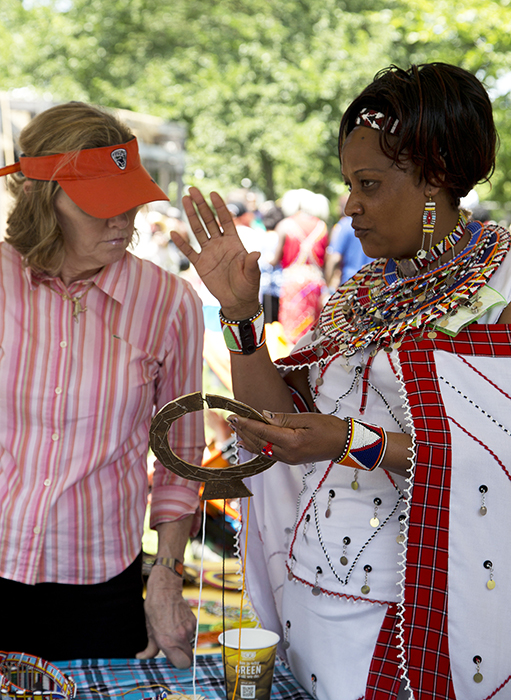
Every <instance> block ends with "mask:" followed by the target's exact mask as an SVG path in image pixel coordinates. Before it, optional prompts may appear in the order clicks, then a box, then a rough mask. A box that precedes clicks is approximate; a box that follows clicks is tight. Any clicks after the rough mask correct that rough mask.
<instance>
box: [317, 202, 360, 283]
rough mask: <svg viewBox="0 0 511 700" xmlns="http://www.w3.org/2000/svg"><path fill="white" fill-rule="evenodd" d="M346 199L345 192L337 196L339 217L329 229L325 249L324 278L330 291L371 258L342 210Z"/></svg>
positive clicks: (349, 219)
mask: <svg viewBox="0 0 511 700" xmlns="http://www.w3.org/2000/svg"><path fill="white" fill-rule="evenodd" d="M347 201H348V195H347V194H343V195H341V196H340V197H339V213H340V219H339V221H338V222H337V223H336V224H335V225H334V226H333V228H332V230H331V231H330V240H329V243H328V247H327V249H326V256H325V280H326V283H327V285H328V288H329V290H330V291H331V292H335V290H336V289H337V287H338V286H339V285H340V284H341V283H342V282H346V280H348V279H349V278H350V277H352V276H353V275H354V274H355V272H358V271H359V270H360V268H361V267H362V266H363V265H365V264H366V263H368V262H370V260H371V258H369V257H368V256H367V255H366V254H365V253H364V249H363V248H362V245H361V243H360V241H359V239H358V238H357V237H356V236H355V230H354V228H353V226H352V225H351V217H350V216H346V214H345V212H344V207H345V206H346V202H347Z"/></svg>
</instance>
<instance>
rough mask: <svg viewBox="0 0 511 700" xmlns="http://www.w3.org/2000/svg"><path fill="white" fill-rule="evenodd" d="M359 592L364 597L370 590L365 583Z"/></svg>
mask: <svg viewBox="0 0 511 700" xmlns="http://www.w3.org/2000/svg"><path fill="white" fill-rule="evenodd" d="M360 591H361V592H362V593H363V594H364V595H367V594H368V593H369V592H370V591H371V589H370V588H369V586H368V585H367V583H366V584H365V585H364V586H362V588H361V589H360Z"/></svg>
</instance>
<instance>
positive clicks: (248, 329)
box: [220, 304, 266, 355]
mask: <svg viewBox="0 0 511 700" xmlns="http://www.w3.org/2000/svg"><path fill="white" fill-rule="evenodd" d="M220 324H221V326H222V333H223V335H224V340H225V344H226V345H227V349H228V350H229V352H232V353H234V354H236V355H252V353H254V352H255V351H256V350H257V349H258V348H260V347H262V346H263V345H264V344H265V343H266V331H265V328H264V311H263V305H262V304H259V308H258V310H257V313H255V314H254V315H253V316H252V317H251V318H245V319H243V320H242V321H230V320H229V319H227V318H224V317H223V316H222V312H221V311H220Z"/></svg>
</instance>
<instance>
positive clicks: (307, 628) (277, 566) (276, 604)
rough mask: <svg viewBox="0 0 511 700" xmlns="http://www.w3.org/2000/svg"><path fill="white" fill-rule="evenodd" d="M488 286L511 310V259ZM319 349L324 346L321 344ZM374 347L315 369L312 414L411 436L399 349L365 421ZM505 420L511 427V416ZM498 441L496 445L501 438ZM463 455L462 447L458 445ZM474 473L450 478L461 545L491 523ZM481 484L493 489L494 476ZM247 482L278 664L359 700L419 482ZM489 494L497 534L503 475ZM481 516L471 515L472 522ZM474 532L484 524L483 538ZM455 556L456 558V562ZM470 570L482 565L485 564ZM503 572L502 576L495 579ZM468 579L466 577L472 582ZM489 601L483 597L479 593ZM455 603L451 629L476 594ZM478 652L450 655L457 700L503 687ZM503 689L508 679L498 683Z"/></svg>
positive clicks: (381, 374) (255, 584) (260, 587)
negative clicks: (467, 531) (471, 525)
mask: <svg viewBox="0 0 511 700" xmlns="http://www.w3.org/2000/svg"><path fill="white" fill-rule="evenodd" d="M491 287H492V288H493V289H496V290H497V291H498V292H499V293H500V294H501V295H502V296H503V298H504V299H505V300H507V301H508V302H509V301H511V255H508V256H507V258H506V259H505V260H504V262H503V263H502V265H501V267H500V268H499V270H498V271H497V272H496V273H495V274H494V275H493V277H492V279H491ZM504 303H505V302H503V304H504ZM503 304H501V305H497V306H494V307H493V308H492V309H489V310H487V311H486V312H484V313H483V311H484V309H482V310H481V312H480V314H479V316H478V317H477V319H476V321H477V323H486V324H487V323H495V322H496V320H497V319H498V317H499V315H500V313H501V312H502V308H503ZM311 342H313V341H312V340H311V337H310V336H307V337H305V338H303V339H302V340H301V341H300V343H299V346H300V347H306V346H307V344H309V343H311ZM317 342H318V343H320V342H321V339H318V341H317ZM370 350H371V348H368V349H366V350H365V353H362V352H360V351H359V352H357V353H356V354H355V355H354V356H352V357H350V358H349V363H348V366H347V363H346V359H345V358H343V357H337V358H329V360H328V362H329V364H328V366H327V367H326V368H325V367H324V366H323V367H320V366H319V365H318V364H313V365H311V366H310V369H309V378H310V386H311V390H312V392H313V395H314V396H315V401H316V406H317V408H318V410H319V411H321V412H322V413H331V414H332V415H336V416H338V417H340V418H343V417H345V416H353V417H355V418H356V417H360V419H361V420H365V421H367V422H370V423H374V424H376V425H380V426H382V427H384V428H385V429H386V430H387V431H390V432H401V431H403V432H406V433H409V434H412V436H413V434H414V427H413V422H412V419H411V415H410V411H409V405H408V400H407V397H406V393H405V391H404V386H403V382H402V379H401V369H400V365H399V358H398V353H397V352H396V351H394V352H392V353H387V352H384V351H379V352H378V353H377V354H376V355H375V357H374V358H373V362H372V366H371V370H370V373H369V377H368V384H367V385H366V390H367V399H366V400H367V405H366V408H365V412H364V414H363V415H361V414H360V407H361V402H362V396H363V382H362V378H361V377H362V368H363V366H364V365H365V363H366V362H367V359H368V355H369V352H370ZM443 354H444V355H445V354H446V353H443ZM441 355H442V353H440V356H441ZM504 359H505V364H502V363H501V365H499V367H498V368H497V370H496V371H497V376H496V377H495V378H496V380H497V381H499V379H498V375H499V374H501V373H502V371H504V372H506V373H507V375H508V381H509V384H508V386H507V390H508V391H509V393H511V363H510V362H509V360H507V358H504ZM442 361H443V360H442V357H439V362H440V364H441V363H442ZM446 362H447V363H446V371H449V372H450V371H451V369H450V367H451V366H450V365H449V361H448V360H447V361H446ZM502 362H504V360H503V361H502ZM318 377H320V381H319V382H317V379H318ZM483 391H484V387H483ZM510 415H511V413H510ZM478 416H479V419H480V414H478V413H477V411H476V412H475V416H474V422H476V423H477V421H478ZM506 420H507V423H508V424H509V425H508V428H510V429H511V419H506ZM479 422H480V420H479ZM483 422H484V421H483ZM497 432H499V429H497ZM501 432H502V430H500V433H501ZM500 433H499V435H500ZM499 435H497V437H496V438H495V439H497V440H499V439H500V437H499ZM509 436H511V432H510V433H509ZM509 436H505V437H509ZM456 441H457V437H456V436H454V438H453V451H454V449H455V447H456V444H457V442H456ZM460 449H463V448H462V447H461V443H460ZM508 461H509V459H508ZM509 468H510V469H511V465H509ZM474 470H475V472H476V473H475V474H474V475H469V476H468V477H467V483H466V484H465V479H464V478H463V477H461V478H460V477H459V476H458V477H456V478H455V476H453V490H454V492H456V489H459V491H460V493H459V495H458V496H457V501H456V502H453V505H452V507H453V509H454V510H453V512H457V513H458V516H457V518H458V520H459V522H460V523H461V524H460V525H459V526H458V532H456V524H455V523H453V525H452V530H453V532H454V534H453V537H454V536H456V537H458V538H459V541H461V542H463V538H464V532H463V527H464V525H463V522H464V519H465V516H466V515H467V513H468V515H469V516H470V518H472V520H474V518H476V519H477V518H478V517H479V519H480V520H481V521H482V520H483V519H482V518H480V516H479V515H478V508H479V505H480V500H481V494H480V493H479V491H478V488H476V487H478V486H479V482H480V481H481V477H480V476H479V475H478V474H477V466H476V467H474V469H473V471H474ZM412 471H413V455H412V453H411V472H412ZM469 471H470V468H468V472H469ZM468 472H467V473H468ZM457 473H458V474H459V471H458V472H456V471H454V470H453V475H456V474H457ZM485 479H486V481H488V480H489V479H490V477H489V476H488V477H485ZM354 481H356V482H357V484H356V485H355V484H354V483H353V482H354ZM247 485H248V486H249V488H250V489H251V491H252V492H253V494H254V498H253V499H252V504H251V511H250V515H249V536H248V557H247V563H246V566H247V591H248V595H249V597H250V599H251V602H252V604H253V606H254V609H255V611H256V613H257V615H258V617H259V620H260V622H261V624H262V625H263V626H264V627H267V628H269V629H273V630H274V631H276V632H277V633H278V634H279V635H280V636H281V640H282V642H284V644H282V642H281V646H280V648H279V653H280V655H281V656H282V657H283V658H284V659H285V660H286V661H287V662H288V663H289V665H290V667H291V670H292V671H293V674H294V675H295V676H296V678H297V679H298V681H299V682H300V683H301V684H302V685H303V687H304V688H305V689H306V690H307V691H308V692H310V693H311V694H312V695H313V696H314V697H316V698H318V700H359V699H360V698H363V697H364V694H365V689H366V683H367V677H368V673H369V668H370V664H371V659H372V657H373V652H374V648H375V644H376V641H377V638H378V634H379V631H380V628H381V625H382V622H383V619H384V617H385V614H386V611H387V607H388V604H389V603H398V602H399V601H401V600H402V596H403V575H404V566H405V560H406V537H404V536H403V535H404V534H406V533H405V532H404V525H403V522H404V521H403V516H404V515H405V513H406V510H407V499H408V498H409V496H410V494H411V489H412V488H413V479H412V478H410V480H407V479H405V478H403V477H399V476H396V475H394V474H391V473H389V472H386V471H384V470H383V469H377V470H376V471H375V472H372V473H364V472H361V471H358V472H357V473H356V479H355V472H354V471H353V470H352V469H349V468H346V467H341V466H339V465H337V464H334V465H333V466H332V465H330V464H329V463H328V462H321V463H317V464H305V465H301V466H291V467H290V466H288V465H286V464H283V463H277V464H276V465H275V466H274V467H272V468H271V469H270V470H268V471H266V472H264V473H263V474H260V475H258V476H256V477H252V478H251V479H250V480H247ZM354 485H355V486H356V488H354ZM488 486H489V489H490V491H489V493H490V492H491V493H492V494H493V498H492V513H491V515H490V514H489V516H487V517H486V518H485V522H484V524H485V526H486V525H490V522H492V521H493V527H495V522H498V518H499V517H505V509H506V508H507V504H505V505H504V511H502V512H500V511H499V509H498V508H497V504H496V501H497V498H496V495H497V493H499V492H500V489H507V490H508V491H509V486H510V484H509V480H508V479H507V477H506V476H505V475H504V476H503V475H502V474H499V475H497V476H496V477H495V479H493V483H492V484H488ZM467 489H468V491H467ZM488 510H490V508H489V506H488ZM473 512H474V513H476V515H475V516H472V513H473ZM400 516H401V519H400ZM472 520H471V522H472ZM474 522H475V520H474ZM501 522H502V521H501ZM504 522H506V521H505V520H504ZM478 525H479V521H477V523H476V532H477V526H478ZM490 527H491V526H490ZM494 534H495V530H490V531H489V534H488V542H491V538H492V537H494ZM483 540H484V537H483V538H482V541H483ZM457 542H458V540H457ZM240 543H244V536H242V537H240ZM456 546H457V547H458V545H456ZM477 546H478V545H477V544H476V543H475V542H473V541H469V542H468V543H466V547H465V549H467V550H468V553H470V552H472V553H473V552H474V550H475V549H476V548H477ZM481 546H482V545H481ZM506 547H507V543H505V547H502V550H505V551H502V554H503V556H502V562H501V564H500V569H499V572H500V575H501V576H502V578H501V580H502V584H504V583H505V581H506V576H507V574H506V573H505V572H504V571H503V568H504V566H506V569H507V568H510V567H511V564H509V565H507V564H506V565H505V564H504V560H505V559H507V560H510V559H511V557H509V556H507V555H506V552H507V549H506ZM482 549H483V550H484V546H482ZM490 549H492V548H491V547H490V548H489V549H487V550H486V551H481V556H480V557H479V558H481V557H482V558H483V559H484V558H485V557H487V558H488V559H492V560H496V559H498V558H499V557H498V553H497V552H496V551H495V548H493V550H492V552H490ZM508 554H509V552H508ZM457 557H458V555H457V554H456V553H454V555H453V559H456V558H457ZM462 559H463V557H462ZM477 561H478V559H477ZM457 563H458V562H457ZM464 563H466V557H465V559H463V561H462V562H461V563H460V564H459V571H462V570H463V566H464ZM474 566H475V567H476V568H477V566H478V565H477V566H476V565H474ZM496 571H497V568H495V576H497V574H496ZM487 574H488V572H487V571H486V572H485V571H484V570H483V569H481V571H479V570H477V571H476V574H475V575H477V576H478V577H480V576H483V577H484V576H486V578H488V576H487ZM508 574H509V576H508V577H507V581H509V580H511V568H510V570H509V572H508ZM457 577H458V579H459V578H460V575H459V574H456V572H452V575H451V571H450V580H452V581H453V582H454V583H453V586H456V585H457V586H458V587H460V586H461V588H463V586H464V585H465V584H464V583H463V581H462V582H461V583H460V581H457ZM461 578H462V579H463V580H464V575H463V576H461ZM497 588H498V587H497ZM497 588H496V589H495V591H491V593H490V595H491V594H493V593H495V592H496V590H497ZM500 589H501V593H500V595H504V596H505V586H504V585H502V586H501V587H500ZM485 592H487V591H486V589H485V590H483V591H482V592H481V595H484V594H485ZM318 593H319V595H317V594H318ZM450 593H451V592H450ZM455 594H456V596H457V597H458V598H459V600H460V601H461V602H459V603H456V602H455V601H454V598H455V595H454V594H453V595H452V596H451V595H450V598H449V606H450V607H449V617H450V620H451V617H452V618H453V620H454V619H455V618H456V619H458V618H459V619H461V618H463V617H465V619H466V618H467V616H470V615H471V612H469V611H467V610H466V609H465V610H464V609H463V606H464V603H463V601H464V599H465V598H467V597H469V598H470V596H472V595H473V593H472V592H471V591H470V590H467V591H463V590H460V592H459V593H458V591H455ZM464 596H465V598H464ZM451 597H452V599H453V602H452V603H451ZM494 600H495V601H496V600H497V598H496V597H495V598H494ZM501 602H502V610H503V614H504V615H505V616H506V617H509V618H510V619H509V621H508V622H509V625H510V626H511V614H508V613H505V612H504V611H505V610H506V609H508V608H509V606H508V605H505V604H504V602H503V601H501ZM472 604H473V606H474V607H477V605H478V603H477V601H476V600H475V599H473V600H472ZM480 607H481V606H480ZM483 608H484V606H483V607H481V610H482V609H483ZM476 617H477V615H476ZM481 625H482V626H483V627H484V620H481ZM451 629H452V635H453V637H452V639H451V638H450V643H451V644H452V645H457V646H458V647H460V646H463V645H464V643H465V638H466V637H467V638H468V637H469V636H470V631H469V630H470V619H469V620H468V623H467V624H464V623H463V624H460V625H459V626H457V625H456V624H455V623H454V622H453V623H452V625H451V626H450V633H451ZM509 641H511V640H509ZM474 644H475V646H474ZM491 646H492V645H491V644H490V647H491ZM474 648H475V649H476V650H481V648H484V644H483V643H482V642H481V644H480V645H479V646H478V643H477V640H476V642H474V643H472V642H471V643H470V644H469V643H468V642H467V651H466V653H465V654H464V655H463V654H461V652H460V654H459V655H458V656H456V655H455V654H453V658H452V659H451V666H452V674H453V682H454V687H455V689H456V694H457V697H458V698H460V700H461V698H462V699H463V700H482V699H483V698H485V697H487V696H488V695H489V694H490V693H491V692H494V690H495V689H496V687H497V686H498V685H499V682H498V681H499V675H498V674H499V673H500V670H496V671H495V678H493V677H492V668H491V664H492V661H491V659H490V658H489V656H488V652H487V653H486V654H484V655H483V656H484V657H485V658H484V663H485V664H486V667H485V672H484V673H483V675H484V677H485V679H486V681H487V682H484V683H480V684H476V683H475V682H474V681H473V675H474V672H475V670H476V669H475V667H474V662H473V660H472V657H473V656H474V653H473V649H474ZM478 653H479V651H478ZM508 666H509V671H508V673H509V674H511V663H509V664H508ZM481 670H483V669H481ZM401 672H402V674H403V678H404V681H403V685H402V692H401V694H400V696H399V697H400V698H401V697H403V698H404V697H410V695H409V692H408V691H406V692H405V686H406V685H407V681H406V660H405V659H404V658H403V662H402V669H401ZM504 680H505V679H501V682H502V681H504ZM483 686H485V687H483ZM510 688H511V683H510V684H509V685H507V684H506V687H505V688H504V689H503V690H502V691H501V692H498V693H497V694H496V695H495V696H494V697H497V698H499V699H501V698H505V697H510V696H509V695H508V696H506V695H505V692H506V691H507V692H510V693H511V689H510Z"/></svg>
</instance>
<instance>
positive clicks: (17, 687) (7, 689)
mask: <svg viewBox="0 0 511 700" xmlns="http://www.w3.org/2000/svg"><path fill="white" fill-rule="evenodd" d="M0 693H1V696H2V698H5V697H8V698H12V700H35V699H36V698H39V700H71V699H72V698H74V697H75V695H76V683H75V682H74V681H73V679H72V678H69V676H66V675H64V674H63V673H62V671H61V670H60V669H59V668H57V667H56V666H53V664H51V663H49V661H45V660H44V659H41V658H40V657H38V656H33V655H32V654H22V653H19V652H5V651H0Z"/></svg>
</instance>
